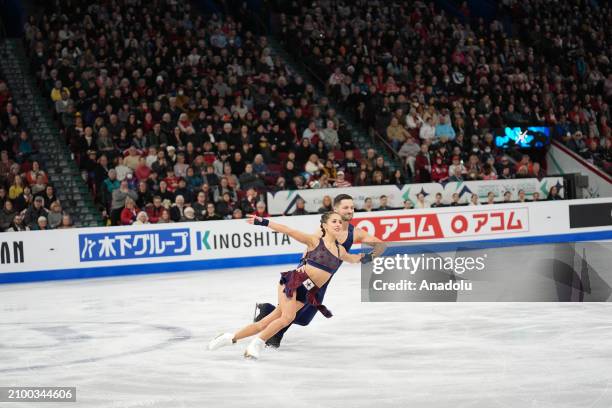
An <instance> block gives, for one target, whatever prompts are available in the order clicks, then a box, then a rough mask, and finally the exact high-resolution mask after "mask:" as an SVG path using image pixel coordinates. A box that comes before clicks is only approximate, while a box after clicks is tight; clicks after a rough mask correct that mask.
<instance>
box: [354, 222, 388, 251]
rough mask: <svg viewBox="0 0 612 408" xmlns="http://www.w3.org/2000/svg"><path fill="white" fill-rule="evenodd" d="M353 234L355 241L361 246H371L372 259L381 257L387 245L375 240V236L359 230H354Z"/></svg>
mask: <svg viewBox="0 0 612 408" xmlns="http://www.w3.org/2000/svg"><path fill="white" fill-rule="evenodd" d="M354 234H355V241H357V242H360V243H362V244H368V245H371V246H372V248H373V250H372V256H373V257H374V258H376V257H377V256H380V255H382V254H383V253H384V252H385V249H386V248H387V245H386V244H385V243H384V242H383V241H381V240H380V239H378V238H376V237H375V236H373V235H370V234H368V233H367V232H366V231H364V230H362V229H361V228H355V232H354Z"/></svg>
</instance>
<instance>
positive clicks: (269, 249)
mask: <svg viewBox="0 0 612 408" xmlns="http://www.w3.org/2000/svg"><path fill="white" fill-rule="evenodd" d="M611 212H612V199H610V198H607V199H592V200H572V201H569V200H568V201H550V202H540V203H513V204H498V205H495V206H473V207H445V208H435V209H422V210H402V211H384V212H372V213H356V214H355V218H354V220H353V224H354V225H356V226H359V227H360V228H363V229H365V230H367V231H368V232H369V233H371V234H372V235H375V236H377V237H378V238H380V239H383V240H385V241H394V242H397V241H406V242H412V243H418V244H419V247H423V248H430V249H432V248H438V247H440V244H444V243H451V242H455V243H457V242H461V243H465V244H466V245H468V244H470V245H474V244H476V243H481V244H482V245H489V246H496V245H501V244H503V245H512V244H515V245H524V244H529V243H534V244H535V243H551V242H572V241H599V240H612V223H611V222H610V214H611ZM570 214H572V218H571V219H570ZM319 219H320V216H318V215H313V216H301V217H275V218H274V221H277V222H280V223H283V224H285V225H288V226H290V227H292V228H295V229H299V230H301V231H312V232H315V231H317V230H318V227H319ZM585 225H587V227H584V226H585ZM303 250H304V245H303V244H300V243H299V242H295V241H294V240H292V239H290V238H289V237H287V236H284V235H282V234H278V233H275V232H273V231H271V230H270V229H267V228H264V227H259V226H253V225H249V224H247V223H246V222H245V221H244V220H232V221H209V222H195V223H179V224H165V225H144V226H130V227H112V228H108V227H106V228H105V227H101V228H82V229H71V230H51V231H29V232H18V233H3V234H0V260H1V264H0V283H18V282H33V281H42V280H59V279H82V278H94V277H109V276H118V275H136V274H148V273H168V272H183V271H198V270H212V269H225V268H244V267H256V266H266V265H281V264H291V263H295V262H297V261H298V260H299V258H300V256H301V254H302V253H303ZM354 250H355V251H359V250H360V245H356V246H355V247H354Z"/></svg>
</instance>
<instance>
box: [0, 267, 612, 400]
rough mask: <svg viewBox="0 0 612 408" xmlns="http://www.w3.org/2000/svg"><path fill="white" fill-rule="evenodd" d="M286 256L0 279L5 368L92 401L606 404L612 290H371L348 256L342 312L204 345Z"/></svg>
mask: <svg viewBox="0 0 612 408" xmlns="http://www.w3.org/2000/svg"><path fill="white" fill-rule="evenodd" d="M287 268H288V267H287ZM281 270H286V269H283V267H282V266H281V267H268V268H250V269H236V270H231V271H229V270H226V271H217V272H201V273H181V274H172V275H149V276H139V277H124V278H112V279H95V280H89V281H74V282H54V283H46V284H33V285H30V286H27V285H9V286H5V287H0V298H2V299H3V301H2V306H0V315H1V317H2V319H1V320H0V321H2V323H3V324H0V383H2V384H6V385H32V384H52V385H58V386H61V385H66V386H77V387H78V390H77V395H78V397H77V399H78V402H77V404H75V407H88V408H89V407H93V408H110V407H122V408H131V407H134V408H135V407H143V406H146V407H155V408H157V407H159V408H166V407H168V406H172V407H189V408H191V407H202V406H219V405H221V404H223V406H224V408H233V407H261V406H262V404H265V405H266V406H274V405H283V406H284V405H286V404H290V405H291V406H292V407H294V408H295V407H309V408H312V407H334V408H335V407H338V408H340V407H342V408H344V407H347V406H350V407H363V408H366V407H368V408H369V407H371V406H373V405H375V406H377V407H397V406H417V407H435V408H437V407H440V408H442V407H444V408H447V407H451V406H452V407H470V408H473V407H483V408H484V407H486V408H490V407H493V408H496V407H499V408H505V407H510V408H517V407H519V408H522V407H529V408H533V407H538V408H541V407H543V408H549V407H550V408H570V407H571V408H574V407H576V408H577V407H580V408H584V407H591V408H609V407H610V406H612V394H611V393H610V391H609V385H610V382H611V381H612V369H611V368H610V367H612V364H611V363H612V361H611V360H612V352H611V351H610V350H612V322H611V319H610V316H612V309H611V308H610V305H609V304H554V303H524V304H509V303H503V304H501V303H477V304H468V303H463V304H454V303H451V304H448V303H444V304H438V303H436V304H416V303H361V302H360V277H359V271H358V268H357V269H355V268H353V267H351V266H348V265H347V266H343V268H342V270H341V271H340V272H339V273H338V274H337V275H336V276H335V277H334V281H333V282H332V283H331V286H330V290H329V292H328V296H327V297H326V305H327V306H329V308H330V309H331V310H332V311H333V313H334V317H333V318H332V319H330V320H327V319H324V318H322V317H321V316H318V317H317V318H315V320H314V321H313V323H312V324H311V325H310V326H308V327H306V328H304V327H299V326H298V327H292V328H291V329H290V330H289V331H288V332H287V334H286V336H285V339H284V341H283V344H282V346H281V348H280V349H279V350H272V349H269V348H268V349H265V350H264V351H263V353H262V356H261V358H260V359H259V360H257V361H249V360H245V359H244V358H243V357H242V353H243V351H244V348H245V347H246V345H247V344H248V341H242V342H240V343H238V344H236V345H234V346H231V347H227V348H223V349H220V350H217V351H215V352H209V351H207V350H206V345H207V343H208V340H210V338H212V337H214V336H215V335H217V334H219V333H220V332H222V331H227V330H234V329H236V328H238V327H240V326H242V325H243V324H245V323H247V322H248V321H250V319H252V312H253V305H254V303H255V302H256V301H269V300H273V299H274V296H275V294H276V288H275V283H276V282H278V271H281ZM107 322H114V323H107ZM24 367H29V369H27V370H23V368H24ZM15 369H17V371H15ZM1 370H5V371H1ZM11 370H13V371H11Z"/></svg>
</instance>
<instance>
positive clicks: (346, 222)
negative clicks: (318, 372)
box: [254, 194, 385, 348]
mask: <svg viewBox="0 0 612 408" xmlns="http://www.w3.org/2000/svg"><path fill="white" fill-rule="evenodd" d="M333 210H334V212H336V213H338V214H340V216H341V217H342V230H341V232H340V235H339V236H338V237H337V241H338V243H339V244H340V245H342V246H343V247H344V249H346V251H347V252H348V251H350V249H351V247H352V246H353V243H354V242H361V243H362V244H367V245H369V246H371V247H372V256H373V257H374V258H376V257H377V256H380V255H381V254H382V253H383V252H384V251H385V245H384V243H383V242H382V241H381V240H380V239H378V238H376V237H375V236H372V235H370V234H368V232H367V231H365V230H363V229H361V228H355V227H353V225H352V224H351V223H350V222H351V220H352V219H353V215H354V213H355V205H354V203H353V197H351V196H350V195H348V194H338V195H337V196H336V197H335V198H334V201H333ZM314 234H315V235H317V236H319V237H321V236H322V231H321V230H320V229H318V230H317V231H315V232H314ZM302 265H303V263H302V262H300V264H299V265H298V266H297V268H298V269H299V268H300V267H301V266H302ZM330 281H331V279H330V280H328V281H327V283H326V284H325V286H323V287H322V288H321V289H320V290H319V292H318V296H321V297H322V296H324V295H325V291H326V289H327V286H328V285H329V282H330ZM257 309H259V314H258V315H257V316H256V317H255V319H254V320H255V321H256V322H257V321H259V320H261V319H263V318H264V317H266V316H267V315H269V314H270V313H272V311H274V309H275V306H274V305H272V304H270V303H258V304H257ZM317 311H318V310H317V308H316V307H314V306H312V305H309V304H306V305H304V307H303V308H301V309H300V311H299V312H298V314H297V315H296V316H295V320H294V321H293V323H292V325H293V324H298V325H300V326H307V325H309V324H310V322H311V321H312V319H313V318H314V317H315V315H316V314H317ZM289 327H291V326H287V327H285V328H284V329H282V330H281V331H279V332H278V333H276V334H275V335H274V336H272V338H270V339H269V340H268V341H266V345H267V346H270V347H274V348H278V347H280V343H281V340H282V339H283V335H284V334H285V332H286V331H287V330H288V329H289Z"/></svg>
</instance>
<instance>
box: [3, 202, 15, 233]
mask: <svg viewBox="0 0 612 408" xmlns="http://www.w3.org/2000/svg"><path fill="white" fill-rule="evenodd" d="M3 207H4V208H2V210H1V211H0V231H6V230H8V228H9V227H10V226H11V224H12V222H13V219H14V218H15V215H17V211H15V209H14V208H13V203H12V202H11V201H10V200H6V201H5V202H4V206H3Z"/></svg>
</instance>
